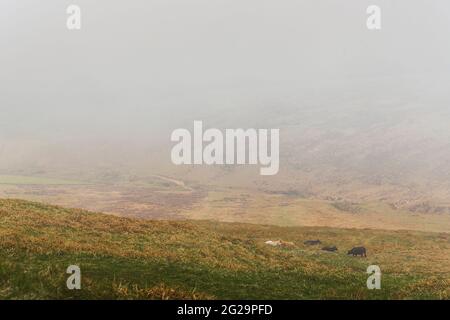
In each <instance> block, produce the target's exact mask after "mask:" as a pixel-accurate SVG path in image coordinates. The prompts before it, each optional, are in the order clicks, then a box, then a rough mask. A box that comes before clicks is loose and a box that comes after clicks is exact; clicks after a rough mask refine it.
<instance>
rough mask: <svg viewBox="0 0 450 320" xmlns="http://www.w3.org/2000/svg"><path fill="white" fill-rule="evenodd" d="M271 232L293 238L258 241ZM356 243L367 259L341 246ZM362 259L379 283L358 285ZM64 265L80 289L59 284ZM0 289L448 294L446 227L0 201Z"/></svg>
mask: <svg viewBox="0 0 450 320" xmlns="http://www.w3.org/2000/svg"><path fill="white" fill-rule="evenodd" d="M277 239H282V240H285V241H292V242H294V244H295V245H294V246H292V247H286V248H280V247H271V246H268V245H266V244H265V243H264V242H265V241H266V240H277ZM306 239H320V240H321V241H322V242H323V245H328V244H329V245H336V246H338V248H339V252H338V253H328V252H324V251H321V250H320V247H307V246H304V245H303V241H304V240H306ZM357 245H364V246H365V247H366V248H367V250H368V257H367V258H355V257H350V256H347V255H346V254H345V253H346V250H348V249H350V248H352V247H353V246H357ZM371 264H376V265H379V266H380V268H381V271H382V289H381V290H368V289H367V288H366V279H367V277H368V275H367V274H366V268H367V267H368V266H369V265H371ZM69 265H79V266H80V268H81V272H82V289H81V290H74V291H71V290H68V289H67V288H66V279H67V277H68V275H67V274H66V272H65V271H66V268H67V267H68V266H69ZM0 298H1V299H24V298H30V299H53V298H55V299H74V298H79V299H106V298H112V299H179V298H187V299H199V298H202V299H203V298H206V299H216V298H219V299H269V298H270V299H340V298H346V299H449V298H450V234H448V233H424V232H417V231H382V230H368V229H359V230H357V229H336V228H322V227H276V226H263V225H252V224H238V223H217V222H208V221H185V222H180V221H178V222H176V221H170V222H169V221H148V220H147V221H145V220H137V219H127V218H120V217H115V216H110V215H104V214H98V213H90V212H86V211H82V210H73V209H64V208H60V207H55V206H48V205H44V204H40V203H34V202H27V201H21V200H0Z"/></svg>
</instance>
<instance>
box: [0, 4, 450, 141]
mask: <svg viewBox="0 0 450 320" xmlns="http://www.w3.org/2000/svg"><path fill="white" fill-rule="evenodd" d="M69 4H77V5H79V6H80V7H81V9H82V30H80V31H68V30H67V29H66V18H67V15H66V12H65V11H66V8H67V6H68V5H69ZM369 4H377V5H379V6H380V7H381V9H382V30H381V31H369V30H367V28H366V17H367V14H366V12H365V11H366V8H367V6H368V5H369ZM449 17H450V3H449V2H448V1H447V0H433V1H426V0H421V1H418V0H397V1H385V0H371V1H365V0H345V1H344V0H314V1H313V0H308V1H303V0H280V1H278V0H277V1H274V0H271V1H269V0H239V1H237V0H236V1H234V0H190V1H186V0H158V1H154V0H131V1H124V0H121V1H118V0H96V1H88V0H73V1H62V0H42V1H39V2H37V1H35V0H2V1H1V2H0V114H1V117H0V126H1V127H0V138H1V139H10V138H17V137H19V138H38V139H43V140H51V139H55V138H57V139H64V137H69V138H73V137H88V138H89V137H92V138H94V137H100V136H102V137H104V136H110V137H121V136H135V135H136V136H141V137H142V136H145V135H147V134H151V133H157V132H158V130H159V129H158V128H162V129H163V132H164V130H173V129H174V128H176V127H178V126H180V125H187V124H189V122H187V121H192V120H193V119H196V118H197V119H199V120H203V119H210V123H211V125H214V124H220V123H222V122H221V119H227V120H229V121H228V122H227V125H233V123H236V126H238V125H240V124H248V125H253V124H255V123H264V122H265V120H267V121H269V120H270V118H271V116H270V115H271V114H272V113H273V112H275V113H277V110H281V111H283V108H286V110H288V111H284V112H288V113H292V116H295V115H296V111H297V110H301V108H307V107H314V106H316V105H319V104H322V103H324V104H325V103H328V108H335V110H336V111H339V108H340V107H341V106H340V105H339V103H336V104H333V103H332V101H333V100H334V99H337V100H338V101H341V102H342V101H344V102H345V101H347V100H348V99H350V100H351V99H353V97H364V99H366V100H365V101H368V100H370V99H373V101H377V99H390V98H392V99H394V100H395V99H400V100H401V97H408V96H411V97H417V94H418V93H417V92H418V91H419V92H420V94H422V95H423V96H424V97H422V98H423V99H425V101H428V100H427V99H428V98H429V99H430V101H433V99H436V100H439V101H441V102H442V101H448V95H449V94H448V92H446V91H447V89H446V88H448V85H449V83H450V81H449V80H450V73H449V70H450V46H449V40H448V39H449V35H450V32H449V31H450V19H449ZM397 88H398V90H399V92H401V93H400V95H401V96H400V97H399V96H396V95H395V93H396V92H395V90H394V89H397ZM390 95H391V96H390ZM430 97H431V98H430ZM419 98H420V97H419ZM346 99H347V100H346ZM423 99H422V100H423ZM419 100H420V99H419ZM373 107H374V105H373V104H371V105H370V108H373ZM434 107H436V106H435V105H433V104H431V103H430V104H428V105H427V108H430V110H433V108H434ZM440 107H442V106H441V105H440ZM267 108H269V112H267ZM361 108H365V106H364V105H361ZM436 108H437V107H436ZM281 111H280V112H281ZM387 112H389V111H387ZM427 112H428V111H427ZM288 116H290V114H288ZM265 117H266V118H265ZM243 118H245V119H250V120H248V121H247V122H246V121H243ZM252 119H258V121H253V120H252ZM275 125H277V124H275ZM164 138H165V136H164Z"/></svg>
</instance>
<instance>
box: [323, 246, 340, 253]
mask: <svg viewBox="0 0 450 320" xmlns="http://www.w3.org/2000/svg"><path fill="white" fill-rule="evenodd" d="M322 250H324V251H329V252H335V251H338V248H336V246H332V247H323V248H322Z"/></svg>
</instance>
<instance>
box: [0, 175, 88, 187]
mask: <svg viewBox="0 0 450 320" xmlns="http://www.w3.org/2000/svg"><path fill="white" fill-rule="evenodd" d="M0 184H11V185H78V184H83V183H82V182H80V181H75V180H65V179H53V178H45V177H32V176H13V175H0Z"/></svg>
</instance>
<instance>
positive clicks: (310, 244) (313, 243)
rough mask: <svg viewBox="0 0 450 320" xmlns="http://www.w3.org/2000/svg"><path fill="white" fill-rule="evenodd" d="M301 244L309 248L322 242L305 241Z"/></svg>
mask: <svg viewBox="0 0 450 320" xmlns="http://www.w3.org/2000/svg"><path fill="white" fill-rule="evenodd" d="M303 243H304V244H306V245H309V246H313V245H316V244H321V243H322V242H320V240H306V241H305V242H303Z"/></svg>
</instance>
